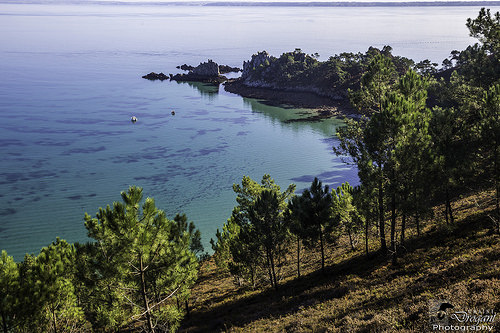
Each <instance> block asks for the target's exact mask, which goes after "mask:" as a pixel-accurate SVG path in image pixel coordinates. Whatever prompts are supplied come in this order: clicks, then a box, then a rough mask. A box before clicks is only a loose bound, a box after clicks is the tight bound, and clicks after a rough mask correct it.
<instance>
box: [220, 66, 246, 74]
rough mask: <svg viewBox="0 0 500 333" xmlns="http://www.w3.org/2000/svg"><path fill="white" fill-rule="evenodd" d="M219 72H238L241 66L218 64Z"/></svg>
mask: <svg viewBox="0 0 500 333" xmlns="http://www.w3.org/2000/svg"><path fill="white" fill-rule="evenodd" d="M219 72H220V73H221V74H226V73H232V72H234V73H238V72H241V68H238V67H231V66H228V65H219Z"/></svg>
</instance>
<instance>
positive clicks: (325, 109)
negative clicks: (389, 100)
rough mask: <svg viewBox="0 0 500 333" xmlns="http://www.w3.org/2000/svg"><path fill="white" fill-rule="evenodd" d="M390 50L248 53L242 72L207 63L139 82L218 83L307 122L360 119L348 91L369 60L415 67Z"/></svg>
mask: <svg viewBox="0 0 500 333" xmlns="http://www.w3.org/2000/svg"><path fill="white" fill-rule="evenodd" d="M391 51H392V49H391V48H390V47H389V46H385V47H384V48H383V49H382V50H379V49H377V48H373V47H370V48H369V49H368V51H367V52H365V53H361V52H359V53H341V54H339V55H335V56H331V57H330V58H329V59H328V60H326V61H319V60H318V58H319V55H318V54H317V53H316V54H311V55H309V54H306V53H304V52H302V50H301V49H295V50H294V51H292V52H286V53H283V54H282V55H281V56H279V57H274V56H272V55H270V54H269V53H267V52H266V51H262V52H258V53H256V54H254V55H252V57H251V59H250V60H248V61H245V62H243V69H242V70H241V69H239V68H237V67H230V66H225V65H218V64H217V63H215V62H214V61H212V60H208V61H207V62H204V63H200V64H199V65H198V66H196V67H193V66H190V65H187V64H184V65H182V66H178V68H179V69H181V70H185V71H188V73H185V74H176V75H173V74H169V75H168V76H167V75H165V74H163V73H159V74H157V73H150V74H147V75H145V76H143V78H145V79H149V80H166V79H169V80H174V81H194V82H203V83H210V84H214V85H219V84H221V83H224V88H225V90H226V91H228V92H231V93H235V94H238V95H241V96H243V97H249V98H256V99H260V100H265V103H267V104H271V105H280V106H285V107H286V106H291V107H299V108H308V109H314V110H315V111H316V112H315V113H312V114H313V115H312V116H311V118H308V119H307V120H319V119H323V118H328V117H341V116H347V117H359V116H360V115H359V113H358V112H357V111H356V110H355V109H354V108H352V107H351V104H350V101H349V91H350V90H351V91H356V90H359V88H360V85H361V78H362V77H363V75H364V74H365V73H366V71H367V68H368V66H369V63H370V61H371V60H372V59H373V58H374V57H375V56H377V55H380V54H382V55H384V56H386V57H388V58H390V59H391V62H392V63H393V65H394V68H395V69H396V70H397V71H398V72H400V73H404V72H406V70H407V69H408V68H409V66H411V65H412V64H414V63H413V62H412V61H411V60H410V59H407V58H404V57H398V56H393V55H392V53H391ZM237 71H241V72H242V73H241V76H240V77H239V78H236V79H228V78H227V77H226V76H224V75H222V74H224V73H227V72H237Z"/></svg>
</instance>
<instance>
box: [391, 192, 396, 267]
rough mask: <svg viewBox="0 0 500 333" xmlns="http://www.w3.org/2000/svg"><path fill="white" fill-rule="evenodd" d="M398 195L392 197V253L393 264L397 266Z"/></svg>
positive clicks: (394, 194) (393, 194)
mask: <svg viewBox="0 0 500 333" xmlns="http://www.w3.org/2000/svg"><path fill="white" fill-rule="evenodd" d="M396 250H397V249H396V193H392V196H391V251H392V263H393V264H394V265H395V264H397V254H396Z"/></svg>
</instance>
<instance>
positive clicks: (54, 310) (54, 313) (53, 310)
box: [52, 308, 57, 333]
mask: <svg viewBox="0 0 500 333" xmlns="http://www.w3.org/2000/svg"><path fill="white" fill-rule="evenodd" d="M52 321H53V325H54V333H57V319H56V309H55V308H53V309H52Z"/></svg>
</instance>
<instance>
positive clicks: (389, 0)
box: [100, 0, 488, 3]
mask: <svg viewBox="0 0 500 333" xmlns="http://www.w3.org/2000/svg"><path fill="white" fill-rule="evenodd" d="M100 1H113V2H116V1H119V2H392V3H397V2H447V1H450V2H457V1H465V2H485V1H488V0H269V1H266V0H100Z"/></svg>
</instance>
